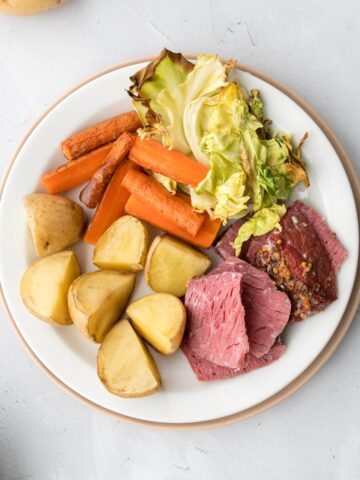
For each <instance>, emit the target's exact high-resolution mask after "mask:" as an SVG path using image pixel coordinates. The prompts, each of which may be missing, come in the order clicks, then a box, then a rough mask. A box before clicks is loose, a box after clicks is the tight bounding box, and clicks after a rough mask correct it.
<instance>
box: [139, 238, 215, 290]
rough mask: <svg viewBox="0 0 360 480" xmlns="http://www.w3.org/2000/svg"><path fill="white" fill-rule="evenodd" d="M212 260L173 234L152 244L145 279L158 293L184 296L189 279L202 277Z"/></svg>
mask: <svg viewBox="0 0 360 480" xmlns="http://www.w3.org/2000/svg"><path fill="white" fill-rule="evenodd" d="M210 264H211V261H210V259H209V258H208V257H207V256H206V255H204V254H203V253H200V252H198V251H197V250H195V248H193V247H190V246H189V245H187V244H186V243H183V242H181V241H180V240H177V239H175V238H173V237H170V236H169V235H164V236H162V237H156V238H155V239H154V241H153V242H152V244H151V247H150V250H149V253H148V256H147V260H146V266H145V279H146V282H147V284H148V285H149V287H150V288H151V289H152V290H154V291H155V292H160V293H171V294H172V295H175V296H176V297H182V296H183V295H184V294H185V292H186V288H187V284H188V282H189V280H191V279H192V278H193V277H196V276H198V275H202V274H203V273H204V272H205V271H206V270H207V269H208V268H209V266H210Z"/></svg>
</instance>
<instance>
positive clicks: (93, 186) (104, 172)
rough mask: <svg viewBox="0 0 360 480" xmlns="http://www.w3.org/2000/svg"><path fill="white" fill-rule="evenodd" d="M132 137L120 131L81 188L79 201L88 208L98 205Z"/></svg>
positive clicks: (129, 145)
mask: <svg viewBox="0 0 360 480" xmlns="http://www.w3.org/2000/svg"><path fill="white" fill-rule="evenodd" d="M134 139H135V136H134V135H132V134H131V133H127V132H124V133H122V134H121V135H120V137H119V138H118V139H117V140H116V142H115V143H114V145H113V148H112V149H111V150H110V152H109V154H108V156H107V157H106V158H105V160H104V162H103V164H102V165H101V167H100V168H99V169H98V170H96V172H95V173H94V175H93V176H92V177H91V180H90V182H89V183H88V184H87V185H86V186H85V187H84V188H83V189H82V190H81V192H80V201H81V202H82V203H84V204H85V205H86V206H87V207H88V208H95V207H96V206H97V205H98V203H99V202H100V200H101V198H102V196H103V194H104V192H105V189H106V187H107V185H108V184H109V182H110V180H111V178H112V176H113V175H114V173H115V172H116V170H117V168H118V166H119V165H120V163H121V162H122V161H123V160H124V158H125V157H126V156H127V154H128V152H129V150H130V148H131V146H132V144H133V143H134Z"/></svg>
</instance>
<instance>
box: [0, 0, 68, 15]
mask: <svg viewBox="0 0 360 480" xmlns="http://www.w3.org/2000/svg"><path fill="white" fill-rule="evenodd" d="M66 2H67V0H0V12H3V13H8V14H10V15H33V14H34V13H40V12H46V11H47V10H49V9H50V8H56V7H60V6H61V5H64V3H66Z"/></svg>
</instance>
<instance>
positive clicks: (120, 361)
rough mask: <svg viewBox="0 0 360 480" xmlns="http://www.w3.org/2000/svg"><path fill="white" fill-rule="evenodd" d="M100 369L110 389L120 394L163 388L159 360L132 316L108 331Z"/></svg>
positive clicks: (134, 394)
mask: <svg viewBox="0 0 360 480" xmlns="http://www.w3.org/2000/svg"><path fill="white" fill-rule="evenodd" d="M97 373H98V376H99V378H100V380H101V381H102V383H103V384H104V385H105V387H106V388H107V389H108V390H109V392H111V393H114V394H115V395H119V397H144V396H145V395H150V394H152V393H154V392H156V391H158V390H159V389H160V388H161V378H160V374H159V371H158V369H157V368H156V365H155V362H154V360H153V358H152V356H151V355H150V353H149V351H148V350H147V348H146V347H145V345H144V344H143V342H142V340H141V338H139V336H138V335H137V333H136V332H135V330H134V329H133V328H132V326H131V325H130V323H129V321H128V320H120V322H118V323H117V324H116V325H115V326H114V327H113V328H112V329H111V330H110V332H109V333H108V334H107V335H106V337H105V340H104V341H103V343H102V344H101V347H100V349H99V353H98V357H97Z"/></svg>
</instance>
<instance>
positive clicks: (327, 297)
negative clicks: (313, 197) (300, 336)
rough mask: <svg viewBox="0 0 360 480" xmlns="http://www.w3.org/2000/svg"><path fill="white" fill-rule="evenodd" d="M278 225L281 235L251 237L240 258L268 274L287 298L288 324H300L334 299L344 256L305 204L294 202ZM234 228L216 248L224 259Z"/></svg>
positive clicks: (334, 239) (315, 213) (344, 253)
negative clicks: (288, 303)
mask: <svg viewBox="0 0 360 480" xmlns="http://www.w3.org/2000/svg"><path fill="white" fill-rule="evenodd" d="M280 223H281V226H282V231H281V232H279V231H278V230H274V231H273V232H270V233H268V234H266V235H263V236H261V237H252V238H251V239H250V240H249V241H248V242H246V243H245V244H244V246H243V249H242V252H241V256H242V258H244V259H245V260H247V261H248V262H250V263H251V264H253V265H254V266H256V267H258V268H261V269H262V270H264V271H266V272H267V273H268V274H269V275H270V276H271V277H272V278H273V279H274V280H275V282H276V284H277V285H278V286H279V288H281V289H283V290H285V291H286V292H287V293H288V295H289V297H290V300H291V303H292V317H291V318H292V320H303V319H305V318H306V317H307V315H311V314H313V313H316V312H319V311H321V310H323V309H324V308H325V307H326V306H327V305H328V304H329V303H331V302H332V301H334V300H336V298H337V289H336V278H335V273H336V272H337V271H338V270H339V268H340V266H341V264H342V263H343V261H344V260H345V258H346V255H347V253H346V250H345V249H344V247H343V246H342V245H341V243H340V242H339V240H338V239H337V238H336V236H335V234H334V233H333V232H332V231H331V230H330V229H329V227H328V226H327V225H326V223H325V222H324V221H323V219H322V218H321V217H320V215H319V214H318V213H317V212H316V211H315V210H313V209H312V208H311V207H310V206H308V205H306V204H305V203H303V202H300V201H296V202H295V203H294V204H293V205H292V207H290V208H289V209H288V211H287V213H286V215H285V216H284V217H283V218H282V220H281V222H280ZM238 228H239V226H238V225H236V224H235V225H234V226H232V227H230V229H229V230H231V232H230V231H228V232H226V233H225V235H224V236H223V237H222V239H221V240H220V241H219V243H218V244H217V246H216V249H217V251H218V252H219V253H220V254H221V255H222V256H224V255H228V253H229V248H228V244H229V241H230V240H229V239H232V238H235V236H236V234H237V231H238ZM226 235H227V238H226V239H225V236H226ZM222 242H225V243H224V244H222Z"/></svg>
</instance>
